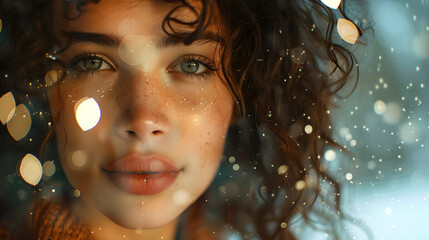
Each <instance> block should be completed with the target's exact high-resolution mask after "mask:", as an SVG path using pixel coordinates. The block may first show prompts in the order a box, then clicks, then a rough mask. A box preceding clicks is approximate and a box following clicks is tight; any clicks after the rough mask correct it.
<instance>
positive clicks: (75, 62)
mask: <svg viewBox="0 0 429 240" xmlns="http://www.w3.org/2000/svg"><path fill="white" fill-rule="evenodd" d="M88 59H100V60H101V61H102V63H101V64H107V65H108V66H109V67H110V68H111V69H96V70H88V69H84V68H82V67H80V68H78V67H77V65H78V64H79V63H81V62H82V61H84V60H88ZM107 59H108V58H107V57H105V56H103V55H101V54H97V53H91V52H87V53H83V54H80V55H77V56H76V57H74V58H73V59H72V60H70V64H69V68H73V69H74V70H77V71H80V72H92V73H95V72H97V71H100V70H116V67H115V64H113V63H112V62H111V61H109V60H107ZM102 66H103V65H102ZM100 68H101V67H100Z"/></svg>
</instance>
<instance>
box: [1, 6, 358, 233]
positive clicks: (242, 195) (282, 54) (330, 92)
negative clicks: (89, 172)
mask: <svg viewBox="0 0 429 240" xmlns="http://www.w3.org/2000/svg"><path fill="white" fill-rule="evenodd" d="M88 2H98V1H97V0H94V1H91V0H82V1H77V4H76V5H75V7H76V9H77V10H78V11H77V12H78V14H77V15H72V16H67V17H68V18H70V19H72V18H78V17H79V15H80V14H84V12H85V4H87V3H88ZM168 2H172V3H175V4H177V6H176V7H174V8H173V9H172V10H171V11H170V12H169V13H168V14H167V16H166V17H165V19H164V21H163V30H164V31H165V33H166V34H168V35H170V36H172V37H174V38H177V39H180V40H182V41H183V42H184V43H185V44H191V43H192V42H193V41H194V40H196V39H197V37H198V36H199V34H201V33H202V32H204V30H205V29H206V28H207V26H208V25H209V24H210V23H211V22H212V21H213V19H214V18H219V19H220V22H221V24H222V26H221V28H222V37H223V38H224V39H225V42H224V45H223V46H222V47H221V49H220V51H221V53H222V55H221V62H222V64H221V66H222V70H223V74H224V76H223V77H224V79H225V85H226V86H227V87H228V89H229V90H230V92H231V95H232V96H233V99H234V102H235V109H234V113H235V116H234V124H233V125H232V126H231V128H230V130H229V133H228V141H227V144H226V149H225V156H227V157H228V156H233V157H234V158H235V159H236V163H238V164H240V170H241V171H240V172H238V173H237V172H231V173H229V172H228V170H226V169H223V170H221V171H224V172H223V173H222V174H223V175H224V176H228V174H229V175H230V176H231V177H230V178H228V179H222V178H221V177H220V178H219V179H216V180H215V184H214V185H213V186H212V187H211V188H210V189H209V191H207V192H206V193H205V194H204V195H203V196H201V197H200V198H199V200H198V201H197V202H196V203H194V204H193V205H192V206H191V207H190V209H188V210H187V212H186V213H185V216H184V218H183V222H184V223H186V225H185V228H184V230H183V233H182V235H183V237H184V238H185V239H212V238H213V239H218V238H221V234H222V229H225V228H227V229H228V230H229V231H233V232H238V233H240V234H241V235H242V236H244V237H245V238H246V239H251V238H252V237H255V238H256V239H258V238H259V239H295V238H294V237H293V235H292V233H291V232H290V230H289V226H290V224H291V223H292V220H293V217H294V216H297V214H299V215H300V216H301V217H303V218H305V219H306V220H308V222H310V211H311V210H312V209H313V210H314V209H315V208H316V207H317V206H316V205H315V203H316V200H318V199H319V200H320V203H321V204H322V205H323V208H320V209H322V210H320V211H317V215H318V216H319V217H322V218H323V219H324V221H326V226H328V228H327V229H328V230H327V231H329V230H330V231H331V232H332V234H333V235H334V236H336V238H339V237H340V236H339V233H337V232H336V230H335V229H333V228H334V227H333V226H334V225H335V224H334V221H338V220H341V219H343V214H341V208H340V186H339V183H338V182H337V181H336V180H334V178H333V177H331V175H330V174H329V173H328V172H327V171H326V167H325V165H324V164H322V157H321V155H322V153H323V151H324V150H325V149H326V147H327V146H334V147H337V148H341V147H340V146H338V144H336V143H335V141H333V139H332V138H331V126H330V124H331V121H330V115H329V111H328V109H329V108H330V107H331V106H332V103H331V100H332V97H333V96H334V95H335V94H337V92H338V91H339V90H340V89H341V88H342V87H343V86H344V85H345V84H346V83H347V82H348V79H350V78H351V76H357V68H358V65H357V63H356V60H355V57H354V55H353V54H352V53H351V51H349V50H347V49H346V47H344V46H345V44H343V43H336V41H334V40H338V39H336V35H335V32H334V30H335V29H334V26H335V22H336V20H337V15H338V14H336V13H334V12H333V11H334V10H332V9H330V8H328V7H326V6H325V5H324V4H322V3H321V2H320V1H319V0H303V1H297V0H277V1H271V0H270V1H265V0H227V1H224V0H201V1H200V2H201V6H202V8H201V9H196V8H194V7H193V5H191V4H190V3H188V2H187V1H186V0H177V1H176V0H168ZM182 8H188V9H189V10H191V11H192V12H194V13H195V16H196V18H195V19H194V20H193V21H190V22H189V21H188V22H186V21H183V20H182V19H180V15H177V14H175V13H176V11H178V10H179V9H182ZM53 9H54V4H53V2H52V1H49V0H38V1H35V0H15V1H12V0H4V1H2V2H1V5H0V18H1V19H2V21H3V29H2V32H1V34H0V74H1V76H2V82H1V83H2V86H1V89H0V90H1V91H2V93H5V92H8V91H11V90H12V91H13V93H14V95H15V97H17V99H21V101H25V99H26V94H29V95H30V97H33V98H35V99H39V100H40V101H42V102H46V97H45V95H44V91H43V89H44V84H45V82H44V76H45V74H46V72H47V71H49V69H50V68H51V66H52V65H51V64H52V61H51V59H49V58H47V57H46V56H47V54H48V53H50V52H52V51H53V50H57V51H58V49H55V46H56V43H57V42H59V40H58V39H57V38H56V36H57V34H56V33H55V31H56V30H55V29H54V28H53V27H52V25H53V23H52V19H53V18H54V12H53ZM340 11H341V13H342V14H343V15H344V17H345V12H346V11H345V1H343V2H342V3H341V6H340ZM64 14H66V11H64ZM178 26H186V28H185V29H188V30H189V31H182V32H180V31H177V30H176V29H178V28H177V27H178ZM181 29H183V28H181ZM354 69H356V73H355V74H353V71H354ZM354 81H355V82H357V77H356V78H355V80H354ZM27 98H28V95H27ZM307 125H309V126H311V129H312V130H311V131H308V132H307V133H306V132H304V126H307ZM52 129H53V128H43V129H42V130H40V131H41V132H44V134H43V135H44V136H45V137H44V138H42V140H40V141H39V142H37V145H38V146H41V147H40V149H42V150H41V151H40V153H41V154H42V153H43V149H44V147H45V146H46V144H47V143H49V142H50V141H51V138H52V137H53V135H54V134H53V130H52ZM34 145H36V144H34ZM227 162H228V161H224V164H225V165H227V164H228V163H227ZM228 169H230V168H228ZM230 182H235V183H236V184H237V186H238V190H236V191H233V189H232V188H228V186H230V185H228V184H229V183H230ZM303 186H305V187H303ZM220 187H222V189H224V190H225V191H224V194H223V195H222V194H219V191H218V188H220ZM322 188H323V189H324V190H325V191H326V192H327V193H322ZM220 195H222V196H220ZM234 196H235V197H234ZM219 198H222V200H221V201H218V200H219ZM225 198H226V200H225ZM213 199H214V200H213ZM216 199H217V200H216ZM207 200H209V201H207ZM323 209H328V210H323ZM213 211H216V213H217V214H213ZM332 212H333V213H332ZM42 215H43V214H42ZM214 215H215V216H214ZM213 220H214V221H215V222H219V223H220V224H213V222H209V221H213ZM225 224H227V225H225ZM225 226H228V227H225ZM36 228H37V227H36ZM231 229H232V230H231ZM215 230H216V234H215V233H213V232H214V231H215ZM35 231H36V232H37V229H36V230H35ZM39 236H40V235H39ZM46 236H48V237H49V235H46ZM208 236H212V237H208ZM43 239H45V238H43ZM342 239H343V238H342Z"/></svg>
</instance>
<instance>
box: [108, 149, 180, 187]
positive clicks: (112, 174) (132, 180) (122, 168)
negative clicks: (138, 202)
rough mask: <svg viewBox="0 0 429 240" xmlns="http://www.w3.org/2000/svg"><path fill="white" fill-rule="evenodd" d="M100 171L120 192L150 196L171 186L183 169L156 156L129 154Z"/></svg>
mask: <svg viewBox="0 0 429 240" xmlns="http://www.w3.org/2000/svg"><path fill="white" fill-rule="evenodd" d="M101 170H102V171H103V172H104V173H105V174H107V176H108V177H109V179H110V181H112V183H113V184H114V185H116V186H117V187H119V188H120V189H121V190H123V191H125V192H128V193H131V194H134V195H150V194H157V193H160V192H162V191H164V190H165V189H167V188H168V187H169V186H171V185H172V184H173V183H174V181H175V180H176V178H177V177H178V175H179V173H180V172H181V171H182V170H183V169H181V168H178V167H177V166H176V165H174V164H173V163H172V162H170V161H169V160H167V159H165V158H162V157H160V156H157V155H149V156H147V155H139V154H130V155H127V156H125V157H124V158H121V159H120V160H118V161H116V162H114V163H112V164H110V165H108V166H107V167H105V168H101Z"/></svg>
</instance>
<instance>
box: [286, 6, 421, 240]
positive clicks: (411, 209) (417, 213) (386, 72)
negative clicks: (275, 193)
mask: <svg viewBox="0 0 429 240" xmlns="http://www.w3.org/2000/svg"><path fill="white" fill-rule="evenodd" d="M368 2H369V12H370V15H371V18H372V19H371V20H372V21H373V24H374V26H373V29H374V34H372V33H369V34H368V35H369V36H367V37H366V43H367V44H368V46H367V47H361V46H359V47H358V48H360V49H358V51H357V52H356V55H357V57H358V60H359V67H360V78H359V85H358V87H357V89H356V90H355V91H354V92H353V94H352V95H351V96H350V97H348V98H347V99H345V100H344V99H337V101H336V103H337V104H338V106H339V108H337V109H332V117H333V121H334V129H335V132H334V136H335V139H336V140H337V141H338V142H339V143H340V144H341V145H342V146H344V147H345V148H347V149H348V150H350V152H351V153H352V156H350V155H345V154H341V152H339V151H335V152H333V151H332V150H329V149H328V150H327V152H326V153H325V155H324V158H325V160H326V162H327V164H328V165H329V168H330V169H331V170H332V171H333V172H334V173H337V178H338V179H340V180H341V182H342V186H343V188H344V192H345V193H344V194H343V198H344V199H343V200H344V201H343V208H344V209H346V212H347V213H348V214H349V215H351V216H352V217H353V218H355V219H356V220H357V221H356V223H357V225H358V226H359V225H360V226H364V227H368V228H370V230H371V232H372V235H373V236H372V237H373V239H376V240H395V239H397V240H403V239H415V240H424V239H429V218H428V216H429V102H428V100H429V0H412V1H404V0H376V1H368ZM344 158H349V159H350V161H344ZM359 221H360V222H359ZM301 226H302V225H300V224H297V225H296V226H294V228H295V230H294V231H295V235H296V236H297V237H299V238H300V239H330V237H329V235H327V234H323V233H320V232H318V233H315V232H314V231H313V230H311V229H308V228H304V227H301ZM346 227H347V226H346ZM349 232H350V234H351V236H353V237H355V238H354V239H368V237H366V236H365V235H364V234H363V232H362V231H361V230H357V229H356V228H352V229H350V231H349Z"/></svg>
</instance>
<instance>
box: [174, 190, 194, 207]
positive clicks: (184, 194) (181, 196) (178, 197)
mask: <svg viewBox="0 0 429 240" xmlns="http://www.w3.org/2000/svg"><path fill="white" fill-rule="evenodd" d="M190 201H191V195H190V194H189V192H188V191H186V190H183V189H182V190H177V191H176V192H175V193H174V194H173V202H174V203H176V204H177V205H186V204H188V203H189V202H190Z"/></svg>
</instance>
